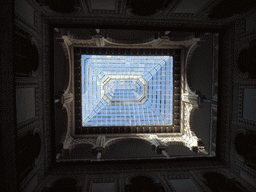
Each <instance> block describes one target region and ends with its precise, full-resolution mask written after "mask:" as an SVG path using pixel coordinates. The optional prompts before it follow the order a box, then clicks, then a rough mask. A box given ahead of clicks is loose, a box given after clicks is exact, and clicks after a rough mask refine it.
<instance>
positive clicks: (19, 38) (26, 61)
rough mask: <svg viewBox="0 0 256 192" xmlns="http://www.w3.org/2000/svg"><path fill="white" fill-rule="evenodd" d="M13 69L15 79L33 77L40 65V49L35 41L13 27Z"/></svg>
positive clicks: (28, 34)
mask: <svg viewBox="0 0 256 192" xmlns="http://www.w3.org/2000/svg"><path fill="white" fill-rule="evenodd" d="M14 31H15V32H14V46H15V47H14V52H15V54H14V69H15V76H17V77H35V76H36V75H37V74H38V68H39V65H40V63H41V62H40V59H41V55H40V48H39V45H38V43H37V41H36V39H35V38H34V37H33V36H32V35H31V34H30V33H28V32H26V31H24V30H23V29H21V28H19V27H18V26H15V30H14Z"/></svg>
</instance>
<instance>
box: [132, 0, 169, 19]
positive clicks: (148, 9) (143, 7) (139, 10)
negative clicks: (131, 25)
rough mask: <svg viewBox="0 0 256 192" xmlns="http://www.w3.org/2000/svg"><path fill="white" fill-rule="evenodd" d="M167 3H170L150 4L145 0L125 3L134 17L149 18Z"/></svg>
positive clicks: (156, 0)
mask: <svg viewBox="0 0 256 192" xmlns="http://www.w3.org/2000/svg"><path fill="white" fill-rule="evenodd" d="M169 3H170V1H166V0H153V1H150V3H149V2H148V1H147V0H130V1H127V7H128V8H130V9H131V12H132V13H133V14H135V15H139V16H150V15H154V14H156V13H157V11H158V10H160V9H164V8H166V7H167V6H168V5H169Z"/></svg>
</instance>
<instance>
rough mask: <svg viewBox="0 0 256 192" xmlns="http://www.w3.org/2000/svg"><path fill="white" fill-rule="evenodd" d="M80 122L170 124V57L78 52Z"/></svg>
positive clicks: (171, 60)
mask: <svg viewBox="0 0 256 192" xmlns="http://www.w3.org/2000/svg"><path fill="white" fill-rule="evenodd" d="M81 61H82V62H81V70H82V72H81V74H82V76H81V78H82V122H83V123H82V125H83V126H126V125H133V126H136V125H171V124H172V118H171V117H170V115H171V114H172V102H173V101H172V100H173V98H172V87H173V82H172V79H173V78H172V69H173V57H171V56H113V55H111V56H110V55H108V56H104V55H82V60H81Z"/></svg>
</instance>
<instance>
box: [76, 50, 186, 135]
mask: <svg viewBox="0 0 256 192" xmlns="http://www.w3.org/2000/svg"><path fill="white" fill-rule="evenodd" d="M120 53H122V54H120ZM83 54H85V55H90V54H91V55H124V56H129V55H130V56H132V55H135V56H164V55H168V56H172V57H173V82H174V81H175V80H178V82H179V83H180V81H179V79H177V76H175V75H174V73H175V70H174V66H176V68H177V67H178V68H179V67H180V61H181V58H180V57H181V50H180V49H125V48H124V49H120V48H119V49H116V48H90V47H86V48H85V47H74V64H75V66H74V67H75V134H77V135H80V134H99V133H105V134H111V133H141V132H143V133H150V132H152V129H154V132H155V133H169V132H172V133H173V132H176V133H177V132H180V129H179V122H178V123H176V125H175V126H174V124H172V125H138V126H130V125H127V126H90V127H83V126H82V121H81V119H82V118H81V116H82V112H81V110H82V108H81V55H83ZM179 86H180V84H179ZM174 93H175V90H174V84H173V95H172V98H173V101H174V99H175V97H174ZM176 99H177V97H176ZM178 99H179V101H180V92H179V98H178ZM172 107H173V108H172V114H173V115H172V123H174V112H176V114H180V102H176V106H175V105H174V102H173V106H172ZM177 108H178V109H177ZM176 120H177V119H176ZM177 124H178V125H177ZM174 127H175V128H174ZM139 130H140V131H139ZM150 130H151V131H150Z"/></svg>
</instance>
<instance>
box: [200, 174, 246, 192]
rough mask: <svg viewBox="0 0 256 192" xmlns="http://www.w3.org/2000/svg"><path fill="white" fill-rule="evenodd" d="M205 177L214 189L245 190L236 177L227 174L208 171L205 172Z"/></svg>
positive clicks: (227, 190)
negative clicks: (229, 176) (228, 176)
mask: <svg viewBox="0 0 256 192" xmlns="http://www.w3.org/2000/svg"><path fill="white" fill-rule="evenodd" d="M203 177H204V178H205V179H206V180H207V181H206V185H207V186H208V187H209V188H210V189H211V190H212V191H223V192H224V191H226V192H231V191H243V189H242V188H240V186H241V185H240V183H239V182H237V181H236V180H234V179H229V178H227V177H226V176H225V175H223V174H221V173H217V172H208V173H205V174H203Z"/></svg>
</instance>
